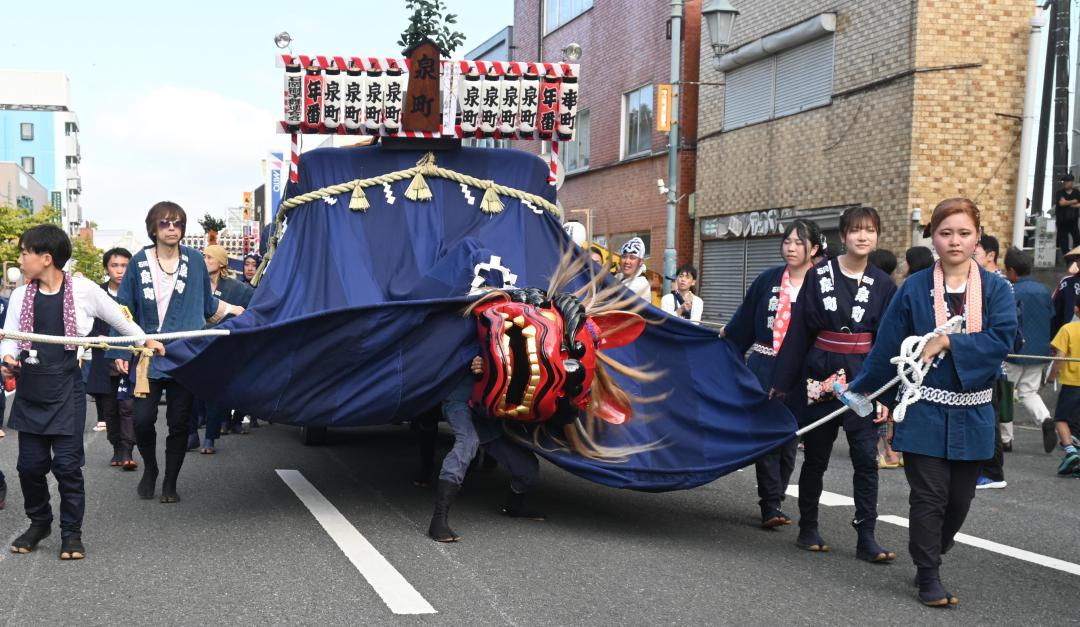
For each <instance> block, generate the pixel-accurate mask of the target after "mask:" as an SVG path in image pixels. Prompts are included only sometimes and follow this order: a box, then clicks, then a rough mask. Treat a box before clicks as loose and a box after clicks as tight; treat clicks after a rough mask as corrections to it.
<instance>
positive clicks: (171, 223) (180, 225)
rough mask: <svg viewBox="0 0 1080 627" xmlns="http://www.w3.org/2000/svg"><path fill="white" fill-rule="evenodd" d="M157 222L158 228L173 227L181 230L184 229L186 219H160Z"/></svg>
mask: <svg viewBox="0 0 1080 627" xmlns="http://www.w3.org/2000/svg"><path fill="white" fill-rule="evenodd" d="M157 224H158V228H159V229H161V230H165V229H167V228H169V227H173V228H175V229H179V230H181V231H183V230H184V221H183V220H158V223H157Z"/></svg>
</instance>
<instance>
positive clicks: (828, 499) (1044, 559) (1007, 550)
mask: <svg viewBox="0 0 1080 627" xmlns="http://www.w3.org/2000/svg"><path fill="white" fill-rule="evenodd" d="M787 494H788V496H793V497H795V498H798V497H799V486H797V485H790V486H788V489H787ZM821 504H822V505H825V506H826V507H851V506H854V505H855V500H854V499H852V498H851V497H849V496H844V495H842V494H835V493H833V492H822V493H821ZM877 519H878V521H879V522H884V523H889V524H890V525H896V526H898V527H904V528H907V527H909V526H910V522H909V521H908V519H907V518H904V517H902V516H892V515H885V516H878V518H877ZM956 541H957V542H959V543H960V544H967V545H968V546H973V547H976V548H979V549H983V550H985V551H990V552H991V553H997V554H998V555H1004V556H1006V557H1011V558H1014V559H1018V560H1021V561H1024V562H1029V563H1031V564H1037V565H1039V566H1044V567H1046V568H1052V569H1054V570H1060V571H1061V572H1064V573H1069V574H1071V575H1080V564H1073V563H1072V562H1066V561H1064V560H1059V559H1057V558H1056V557H1050V556H1048V555H1041V554H1039V553H1033V552H1031V551H1025V550H1024V549H1018V548H1016V547H1013V546H1009V545H1007V544H1001V543H999V542H994V541H992V540H984V539H982V538H977V537H975V536H969V535H968V534H966V533H958V534H956Z"/></svg>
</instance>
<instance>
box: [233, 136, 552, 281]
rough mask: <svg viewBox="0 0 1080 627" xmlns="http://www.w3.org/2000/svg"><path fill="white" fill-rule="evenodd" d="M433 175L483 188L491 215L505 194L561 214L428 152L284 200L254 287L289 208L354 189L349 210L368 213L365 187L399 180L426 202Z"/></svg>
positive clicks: (485, 207) (482, 202) (411, 196)
mask: <svg viewBox="0 0 1080 627" xmlns="http://www.w3.org/2000/svg"><path fill="white" fill-rule="evenodd" d="M431 177H434V178H441V179H447V180H450V181H453V182H455V183H460V184H463V185H468V186H470V187H475V188H478V189H482V190H484V197H483V198H482V199H481V200H480V210H481V211H483V212H484V213H486V214H489V215H493V214H496V213H501V212H502V211H503V209H504V208H505V207H504V205H503V201H502V198H501V197H502V196H506V197H507V198H514V199H517V200H521V201H524V202H529V203H532V204H534V205H536V206H538V207H541V208H543V209H545V210H547V211H548V212H549V213H551V214H552V215H553V216H555V217H559V216H560V213H559V208H558V207H556V206H555V205H554V204H552V203H551V202H550V201H548V200H547V199H546V198H543V197H542V196H537V195H536V194H530V193H529V192H523V191H521V190H519V189H514V188H513V187H507V186H505V185H500V184H498V183H496V182H495V181H493V180H484V179H478V178H476V177H474V176H469V175H468V174H461V173H460V172H455V171H453V170H449V169H447V168H442V167H439V166H438V165H436V164H435V155H434V154H433V153H430V152H428V153H426V154H425V155H424V156H423V157H421V158H420V160H419V161H417V162H416V165H415V166H414V167H411V168H409V169H407V170H399V171H397V172H389V173H387V174H382V175H379V176H374V177H371V178H367V179H354V180H352V181H347V182H345V183H338V184H337V185H328V186H326V187H323V188H321V189H317V190H315V191H311V192H308V193H306V194H300V195H299V196H292V197H290V198H286V199H284V200H282V201H281V203H280V204H279V205H278V210H277V218H276V219H275V220H274V234H273V235H271V236H270V241H269V243H268V244H267V248H266V255H265V256H263V259H262V263H260V264H259V268H258V270H256V271H255V276H254V277H252V279H251V284H252V286H255V287H257V286H258V285H259V281H260V280H262V276H263V273H264V272H265V271H266V267H267V266H268V265H269V264H270V260H271V259H273V257H274V252H275V251H276V250H277V245H278V242H279V241H280V239H281V235H280V233H281V228H282V227H283V226H284V224H285V217H286V214H287V213H288V211H289V210H290V209H293V208H295V207H299V206H300V205H304V204H307V203H309V202H314V201H316V200H325V199H327V198H331V197H333V196H335V195H337V194H344V193H346V192H351V195H350V199H349V209H352V210H353V211H360V212H365V211H367V210H368V209H370V208H371V204H370V203H369V202H368V199H367V194H366V193H365V192H364V190H365V189H367V188H369V187H377V186H381V185H384V184H386V183H396V182H398V181H404V180H406V179H412V180H411V181H410V182H409V187H408V188H407V189H406V190H405V197H406V198H408V199H409V200H413V201H416V202H425V201H428V200H431V198H432V194H431V188H430V187H428V183H427V178H431Z"/></svg>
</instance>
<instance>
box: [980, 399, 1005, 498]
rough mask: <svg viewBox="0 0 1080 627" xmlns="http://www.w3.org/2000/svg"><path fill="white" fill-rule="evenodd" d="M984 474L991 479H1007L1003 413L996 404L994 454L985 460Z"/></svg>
mask: <svg viewBox="0 0 1080 627" xmlns="http://www.w3.org/2000/svg"><path fill="white" fill-rule="evenodd" d="M982 475H983V476H984V477H986V478H987V479H989V480H991V481H1005V449H1004V448H1003V447H1002V444H1001V413H1000V412H999V411H998V409H997V405H996V404H995V405H994V456H993V457H991V458H990V459H988V460H986V461H985V462H983V465H982Z"/></svg>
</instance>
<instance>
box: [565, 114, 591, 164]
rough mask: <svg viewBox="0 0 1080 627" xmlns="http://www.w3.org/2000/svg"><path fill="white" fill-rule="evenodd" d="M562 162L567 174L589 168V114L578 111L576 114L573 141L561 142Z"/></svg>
mask: <svg viewBox="0 0 1080 627" xmlns="http://www.w3.org/2000/svg"><path fill="white" fill-rule="evenodd" d="M562 157H563V162H564V163H565V164H566V171H567V172H576V171H578V170H584V169H586V168H588V167H589V112H588V111H580V112H578V114H577V128H576V129H575V130H574V139H573V140H571V141H568V142H563V151H562Z"/></svg>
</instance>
